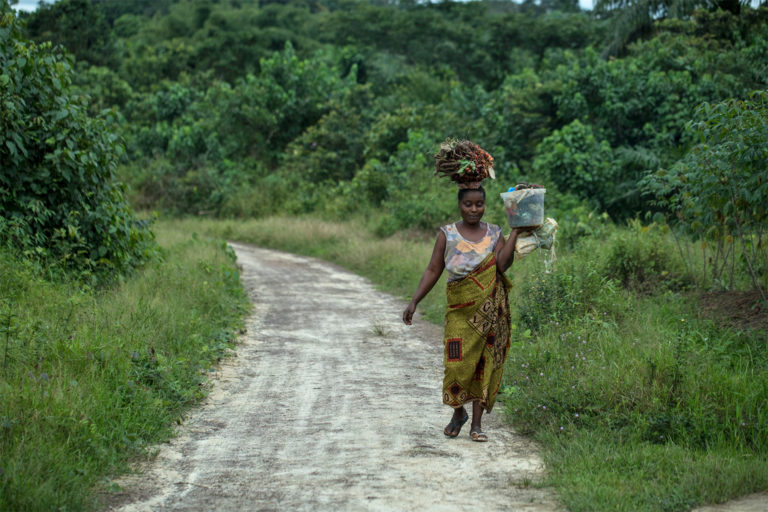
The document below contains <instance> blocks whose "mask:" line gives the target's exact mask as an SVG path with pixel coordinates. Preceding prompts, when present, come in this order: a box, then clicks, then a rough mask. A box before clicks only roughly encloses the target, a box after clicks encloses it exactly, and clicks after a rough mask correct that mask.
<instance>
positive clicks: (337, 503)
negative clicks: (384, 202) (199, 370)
mask: <svg viewBox="0 0 768 512" xmlns="http://www.w3.org/2000/svg"><path fill="white" fill-rule="evenodd" d="M232 246H233V247H234V248H235V250H236V251H237V255H238V261H239V263H240V264H241V265H242V277H243V281H244V283H245V286H246V287H247V289H248V292H249V294H250V296H251V299H252V300H253V303H254V311H253V313H252V315H251V316H250V318H249V319H248V323H247V334H245V335H244V336H243V337H242V340H241V344H240V345H239V346H238V348H237V357H234V358H231V359H229V360H227V361H225V362H224V363H223V364H222V366H221V368H220V370H219V372H218V374H217V377H216V380H215V383H214V387H213V390H212V392H211V394H210V395H209V397H208V398H207V400H206V401H205V403H204V404H203V406H202V407H200V408H199V409H197V410H196V411H195V412H194V413H193V414H192V415H191V416H190V418H189V419H188V421H187V422H186V423H185V424H184V426H183V427H181V428H180V429H179V435H178V437H177V438H175V439H174V440H172V441H171V442H170V443H168V444H165V445H163V446H162V447H160V449H159V453H158V456H157V457H156V459H155V460H154V461H153V462H152V463H151V464H150V465H149V466H148V467H147V468H144V472H143V473H142V474H141V475H138V476H131V477H128V478H126V479H123V480H122V481H121V482H120V483H121V485H122V487H123V488H124V489H125V493H123V495H122V496H118V497H117V498H118V499H117V501H116V502H114V503H112V505H111V506H110V509H111V510H121V511H125V512H127V511H150V510H153V511H154V510H174V511H182V510H190V511H191V510H195V511H197V510H200V511H202V510H206V511H207V510H211V511H213V510H216V511H227V510H238V511H240V510H242V511H251V510H291V511H293V510H313V511H314V510H330V511H336V510H355V511H357V510H371V511H389V510H392V511H407V510H414V511H415V510H418V511H441V510H445V511H456V510H466V509H468V508H469V507H470V506H471V505H472V504H481V506H482V509H483V510H486V511H494V510H524V511H553V510H559V507H558V506H557V505H556V502H555V500H554V499H553V497H552V496H551V494H550V493H549V492H548V491H546V490H542V489H534V488H530V487H526V483H528V482H530V481H535V480H536V479H537V478H539V476H540V474H541V471H542V464H541V461H540V460H539V458H538V457H537V456H536V454H535V449H534V447H533V446H532V445H531V444H530V443H529V442H528V441H527V440H526V439H523V438H521V437H519V436H517V435H515V433H514V432H513V431H512V430H510V429H509V428H508V427H506V426H504V425H502V423H501V421H500V420H501V418H500V412H501V408H502V407H503V406H502V405H501V404H499V408H498V411H499V412H494V413H493V414H491V415H489V416H487V420H486V421H485V422H484V427H485V430H486V431H487V432H488V434H489V436H490V442H488V443H474V442H472V441H471V440H470V439H469V436H468V429H467V428H466V427H465V429H464V431H462V433H461V435H460V436H459V437H458V438H456V439H448V438H446V437H445V436H443V434H442V428H443V427H444V425H445V423H447V420H448V419H449V417H450V414H451V410H450V409H449V408H448V407H446V406H444V405H442V404H441V402H440V383H441V376H442V365H441V362H442V359H441V358H442V344H441V332H440V331H441V330H440V328H439V327H436V326H434V325H430V324H428V323H426V322H425V321H424V320H421V319H419V318H417V321H416V322H415V325H414V326H412V327H406V326H405V325H403V324H402V321H400V320H399V319H400V315H401V312H402V309H403V307H404V306H405V304H404V303H403V302H402V301H399V300H396V299H394V298H392V297H390V296H388V295H386V294H383V293H381V292H378V291H376V290H375V289H374V288H373V287H372V286H371V284H370V283H368V282H367V281H366V280H364V279H362V278H360V277H358V276H356V275H354V274H351V273H349V272H347V271H344V270H342V269H340V268H337V267H334V266H333V265H329V264H327V263H324V262H320V261H318V260H313V259H310V258H304V257H299V256H293V255H289V254H284V253H279V252H275V251H269V250H264V249H258V248H254V247H250V246H246V245H240V244H232ZM415 285H416V283H414V286H415ZM433 293H440V290H435V291H433ZM467 426H468V425H467Z"/></svg>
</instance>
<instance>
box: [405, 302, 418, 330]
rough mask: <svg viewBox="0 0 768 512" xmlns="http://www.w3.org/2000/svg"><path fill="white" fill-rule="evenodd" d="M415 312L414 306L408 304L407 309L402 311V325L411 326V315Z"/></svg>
mask: <svg viewBox="0 0 768 512" xmlns="http://www.w3.org/2000/svg"><path fill="white" fill-rule="evenodd" d="M415 312H416V304H414V303H413V301H411V303H410V304H408V307H406V308H405V309H404V310H403V323H404V324H405V325H411V323H412V322H413V314H414V313H415Z"/></svg>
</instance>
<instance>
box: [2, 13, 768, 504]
mask: <svg viewBox="0 0 768 512" xmlns="http://www.w3.org/2000/svg"><path fill="white" fill-rule="evenodd" d="M767 21H768V6H765V5H764V3H763V4H762V5H759V6H754V5H746V4H743V3H740V2H733V1H730V0H729V1H725V0H724V1H720V2H702V1H693V2H685V3H681V2H653V3H649V2H645V1H640V0H633V1H630V2H604V1H598V2H596V10H595V12H584V11H581V10H580V9H579V7H578V4H577V2H573V1H570V0H553V1H549V0H547V1H541V2H528V1H525V2H522V3H515V2H507V1H496V0H486V1H473V2H441V3H438V4H431V3H418V2H410V1H400V2H376V1H373V2H368V1H363V0H359V1H355V0H340V1H336V0H290V1H288V2H279V3H275V2H269V1H261V2H257V1H255V0H99V1H96V0H59V1H58V2H56V3H53V4H43V5H41V6H40V7H39V9H38V10H37V11H35V12H34V13H27V14H16V13H15V12H14V11H13V10H12V9H11V5H10V3H9V2H8V0H0V162H1V163H0V165H2V169H0V170H1V171H2V172H0V344H2V345H1V346H0V355H1V356H2V359H1V360H0V362H1V363H2V375H1V376H0V408H1V409H0V447H1V448H2V450H1V451H0V491H1V492H0V500H2V501H0V508H7V509H32V510H34V509H39V510H50V509H74V510H77V509H88V508H92V507H94V506H95V503H97V501H98V500H97V498H94V494H93V493H94V492H96V493H99V492H103V491H108V490H109V480H105V478H108V475H110V474H114V473H119V472H120V471H122V470H123V469H124V468H125V467H126V463H127V462H128V461H129V460H130V459H132V458H133V457H141V456H142V455H143V454H145V453H146V448H147V447H148V446H149V445H150V444H151V443H153V442H156V441H158V440H160V439H163V438H165V437H167V436H168V435H169V434H170V432H171V426H172V424H173V423H174V422H176V421H179V420H180V419H181V418H182V416H183V414H184V410H185V408H186V407H187V406H189V405H191V404H192V403H194V402H195V400H197V399H199V397H200V396H201V395H202V393H204V389H205V381H204V375H205V374H206V373H207V372H208V370H209V369H210V368H211V365H213V364H215V362H216V361H217V360H218V358H220V357H222V355H224V354H225V353H226V351H227V349H228V347H229V346H230V344H231V342H232V341H233V339H234V333H235V332H236V330H237V328H238V327H239V325H240V321H241V319H242V316H243V314H244V312H245V308H246V304H247V301H246V299H245V297H244V296H243V292H242V290H241V287H240V285H239V282H238V276H237V271H236V268H235V263H234V261H233V258H232V253H231V251H229V250H228V249H226V246H225V245H224V243H223V242H222V241H221V240H225V239H229V240H240V241H245V242H251V243H255V244H258V245H262V246H265V247H273V248H277V249H282V250H286V251H291V252H297V253H301V254H307V255H311V256H316V257H320V258H324V259H327V260H329V261H332V262H335V263H337V264H340V265H343V266H345V267H347V268H349V269H351V270H353V271H355V272H358V273H360V274H362V275H365V276H367V277H368V278H370V279H371V280H372V281H373V282H374V283H376V284H377V285H378V286H379V287H380V288H381V289H383V290H386V291H388V292H391V293H394V294H396V295H398V296H402V297H408V296H409V295H410V294H411V293H412V292H413V290H414V289H415V287H416V284H417V282H418V279H419V277H420V275H421V273H422V271H423V268H424V266H425V264H426V262H427V261H428V258H429V255H430V254H431V250H432V244H433V241H434V234H435V230H436V229H437V227H438V226H440V225H441V224H442V223H445V222H449V221H451V220H454V218H455V215H456V214H455V208H456V198H455V189H454V188H453V187H452V186H451V184H449V183H446V182H445V180H440V179H438V178H436V177H434V176H433V175H432V160H431V155H432V154H434V152H435V151H436V148H437V147H438V145H439V143H440V142H441V141H443V140H444V139H446V138H448V137H451V138H463V137H466V138H470V139H472V140H474V141H475V142H477V143H478V144H480V145H481V146H482V147H483V148H485V149H487V150H488V151H489V152H490V153H491V154H492V155H493V156H494V158H495V160H496V175H497V178H498V179H497V180H496V181H494V182H491V183H488V184H487V190H488V209H487V213H486V220H488V221H490V222H494V223H496V224H502V225H503V224H504V223H505V219H504V212H503V209H502V208H501V205H500V202H497V201H498V200H497V199H496V198H498V193H499V192H501V191H504V190H506V189H507V187H509V186H511V185H515V184H516V183H518V182H521V181H525V182H536V183H542V184H544V185H546V187H547V203H546V206H547V214H548V215H549V216H552V217H554V218H555V219H556V220H557V221H558V222H559V224H560V231H559V233H558V246H557V254H558V260H557V263H556V266H555V268H554V270H553V271H552V272H550V273H547V272H546V271H545V270H544V266H543V264H542V262H541V260H540V258H539V255H538V254H533V255H531V256H528V257H527V258H526V259H524V260H522V261H519V262H517V263H516V264H515V265H514V267H513V269H512V270H511V272H510V274H511V276H512V277H513V279H514V281H515V288H514V290H513V297H512V301H513V304H514V305H515V308H513V309H515V311H516V312H515V318H514V322H515V331H514V332H515V343H514V345H513V352H512V355H511V357H510V360H509V367H508V369H507V373H506V375H507V380H506V382H505V383H504V388H503V396H504V400H505V402H506V404H507V408H508V411H507V412H508V413H509V418H510V421H512V422H513V423H514V424H515V425H516V427H517V428H518V429H520V430H521V431H523V432H526V433H528V434H530V435H532V436H534V437H535V438H536V439H537V440H539V441H540V443H541V446H542V450H543V454H544V457H545V459H546V461H547V463H548V465H549V468H550V473H549V475H548V477H547V479H546V480H545V481H543V482H533V483H532V482H519V485H531V484H533V485H552V486H554V488H555V490H556V491H557V492H558V495H559V496H560V497H561V499H562V500H563V502H564V504H565V505H566V506H567V507H568V508H569V509H570V510H573V511H580V510H584V511H587V510H590V511H591V510H606V511H608V510H610V511H613V510H628V511H630V510H631V511H634V510H648V511H667V510H669V511H673V510H675V511H676V510H685V509H689V508H691V507H693V506H694V505H696V504H702V503H709V502H717V501H723V500H725V499H728V498H731V497H735V496H738V495H741V494H745V493H749V492H752V491H756V490H765V489H768V477H766V476H764V475H768V471H766V469H768V467H766V466H767V465H768V462H766V461H767V458H766V456H767V455H768V445H767V443H766V441H767V440H768V439H766V435H767V434H766V432H768V424H766V423H767V422H768V410H767V409H766V405H765V404H766V403H768V400H766V399H767V398H768V396H767V395H768V374H767V372H768V360H767V359H768V355H767V354H766V350H768V349H767V348H766V347H768V334H767V333H768V325H767V324H766V323H767V322H768V320H766V319H767V318H768V297H766V290H767V289H768V243H766V238H768V202H766V200H765V198H766V197H768V93H766V90H768V67H766V62H768V23H767ZM123 183H124V184H123ZM134 209H138V210H142V211H154V212H157V213H158V215H159V217H160V218H162V219H164V220H163V221H161V222H158V223H155V224H152V223H151V222H149V221H147V220H143V219H142V218H140V216H137V215H136V214H135V213H134ZM441 286H442V284H438V288H436V290H435V291H434V292H433V293H432V294H430V296H429V297H428V299H427V300H425V301H424V302H423V303H422V304H420V311H422V312H423V313H424V314H425V316H426V318H427V319H428V320H430V321H434V322H441V321H442V315H443V308H444V307H445V304H444V300H445V298H444V296H443V294H442V293H441V292H440V287H441Z"/></svg>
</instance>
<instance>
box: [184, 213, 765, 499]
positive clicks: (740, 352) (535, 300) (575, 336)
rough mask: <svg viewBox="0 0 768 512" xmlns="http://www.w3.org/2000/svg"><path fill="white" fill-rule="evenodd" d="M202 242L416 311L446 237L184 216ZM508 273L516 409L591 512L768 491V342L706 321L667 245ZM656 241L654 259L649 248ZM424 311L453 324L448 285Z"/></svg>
mask: <svg viewBox="0 0 768 512" xmlns="http://www.w3.org/2000/svg"><path fill="white" fill-rule="evenodd" d="M173 225H174V226H175V228H176V229H180V230H184V231H198V232H200V233H204V234H206V235H213V236H218V237H223V238H227V239H230V240H240V241H244V242H251V243H254V244H257V245H260V246H264V247H271V248H276V249H281V250H285V251H290V252H294V253H299V254H305V255H310V256H316V257H320V258H324V259H326V260H329V261H332V262H334V263H337V264H339V265H342V266H345V267H347V268H349V269H351V270H353V271H355V272H358V273H360V274H362V275H364V276H366V277H368V278H370V279H371V280H372V281H373V282H374V283H376V284H377V285H378V286H379V287H380V288H381V289H382V290H385V291H388V292H390V293H394V294H395V295H398V296H401V297H403V298H405V299H407V298H409V297H410V294H411V293H413V291H414V290H415V288H416V285H417V283H418V280H419V278H420V276H421V273H422V272H423V270H424V267H425V266H426V263H427V261H428V259H429V256H430V254H431V250H432V243H433V239H432V235H431V234H429V235H421V236H418V235H413V234H411V235H410V236H406V235H403V234H399V235H396V236H394V237H391V238H386V239H380V238H377V237H375V236H373V235H371V234H369V231H368V228H367V222H366V221H365V220H353V221H350V222H346V223H329V222H323V221H321V220H318V219H308V218H305V219H296V218H268V219H260V220H247V221H214V220H197V219H195V220H180V221H175V222H174V223H173ZM607 231H608V232H607V233H604V236H603V237H601V238H600V239H593V240H590V239H585V240H583V241H582V242H581V243H577V244H576V248H575V249H574V250H572V251H565V250H561V251H560V253H559V261H558V266H557V270H556V271H555V272H554V273H552V274H546V273H544V271H543V265H542V264H541V261H540V260H539V259H538V258H537V256H536V255H535V254H534V255H532V256H529V257H527V258H526V259H524V260H522V261H519V262H516V263H515V265H514V266H513V267H512V269H511V270H510V271H509V272H508V274H509V275H510V277H512V279H513V281H514V282H515V287H514V289H513V291H512V294H511V302H512V307H513V311H516V313H513V315H514V324H515V325H514V339H513V345H512V352H511V355H510V358H509V360H508V367H507V371H506V375H505V386H504V387H503V398H502V400H503V401H504V402H505V404H506V408H507V412H508V418H509V420H510V421H511V422H512V423H513V424H514V425H515V426H516V428H517V429H518V430H519V431H522V432H526V433H528V434H530V435H532V436H534V437H535V438H536V439H537V440H538V441H539V442H540V444H541V447H542V456H543V457H544V460H545V462H546V464H547V466H548V468H549V472H548V476H547V478H546V480H545V481H544V485H552V486H553V487H554V489H555V490H556V491H557V493H558V496H559V497H560V499H561V500H562V502H563V504H564V505H565V506H566V507H568V509H569V510H572V511H574V512H576V511H616V510H626V511H678V510H688V509H691V508H692V507H694V506H696V505H700V504H705V503H716V502H722V501H725V500H727V499H730V498H734V497H737V496H741V495H744V494H748V493H750V492H755V491H760V490H765V489H768V458H767V457H766V455H767V454H768V405H766V404H768V335H767V334H766V332H764V331H736V330H732V329H728V328H725V327H722V326H719V325H717V324H715V323H713V322H712V321H711V320H707V319H704V318H700V317H699V316H698V315H697V310H696V303H695V299H693V298H692V296H690V295H688V294H687V293H688V292H687V291H686V290H690V287H691V282H692V279H691V276H690V275H688V274H686V272H685V267H684V264H683V263H682V262H681V261H679V259H677V256H676V255H675V253H674V247H673V246H672V244H673V242H672V241H671V240H670V239H669V237H668V236H664V235H663V234H661V233H658V232H657V233H654V232H653V230H651V232H648V229H647V228H640V227H639V226H637V225H635V226H634V227H632V228H630V229H626V228H611V229H610V230H607ZM649 245H652V247H649ZM422 304H423V306H420V309H422V311H425V312H426V314H427V318H428V319H429V320H431V321H434V322H436V323H441V322H442V320H443V311H444V309H443V308H444V307H445V298H444V285H443V284H442V283H440V284H438V285H437V286H436V287H435V289H434V290H433V291H432V293H431V294H430V295H428V296H427V298H426V299H425V301H424V302H423V303H422Z"/></svg>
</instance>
